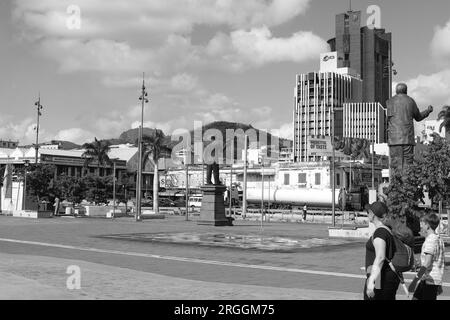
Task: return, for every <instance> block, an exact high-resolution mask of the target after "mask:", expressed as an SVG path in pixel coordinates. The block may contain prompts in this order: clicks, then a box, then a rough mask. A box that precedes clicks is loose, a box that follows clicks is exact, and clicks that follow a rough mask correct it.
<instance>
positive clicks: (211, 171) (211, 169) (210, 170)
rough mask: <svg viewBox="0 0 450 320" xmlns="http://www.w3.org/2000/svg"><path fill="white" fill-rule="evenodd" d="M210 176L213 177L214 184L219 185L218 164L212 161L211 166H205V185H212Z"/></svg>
mask: <svg viewBox="0 0 450 320" xmlns="http://www.w3.org/2000/svg"><path fill="white" fill-rule="evenodd" d="M212 175H214V184H215V185H220V184H221V182H220V180H219V164H218V163H216V162H215V161H214V163H212V164H208V165H207V166H206V184H213V183H212V180H211V178H212Z"/></svg>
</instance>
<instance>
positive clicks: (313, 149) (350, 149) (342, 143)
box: [307, 136, 370, 160]
mask: <svg viewBox="0 0 450 320" xmlns="http://www.w3.org/2000/svg"><path fill="white" fill-rule="evenodd" d="M334 146H335V156H336V157H338V158H352V159H353V160H359V159H370V142H369V141H368V140H364V139H355V138H340V139H335V145H334ZM307 148H308V156H310V157H332V156H333V146H332V145H331V137H329V136H327V137H323V136H319V137H316V136H310V137H308V145H307Z"/></svg>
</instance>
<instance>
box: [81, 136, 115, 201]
mask: <svg viewBox="0 0 450 320" xmlns="http://www.w3.org/2000/svg"><path fill="white" fill-rule="evenodd" d="M83 149H85V151H84V153H83V154H82V155H81V157H82V158H84V159H85V160H84V167H85V168H86V169H87V167H88V165H89V163H91V162H92V161H94V160H96V161H97V175H98V176H100V166H103V167H105V165H106V164H111V160H110V159H109V156H108V153H109V150H110V143H109V142H108V141H99V140H97V138H94V142H89V143H85V144H83ZM96 181H97V182H99V180H96ZM96 188H97V190H96V193H95V194H97V195H100V192H99V190H98V189H99V185H98V184H97V185H96ZM94 202H95V203H99V202H101V201H100V199H94Z"/></svg>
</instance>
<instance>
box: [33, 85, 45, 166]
mask: <svg viewBox="0 0 450 320" xmlns="http://www.w3.org/2000/svg"><path fill="white" fill-rule="evenodd" d="M34 105H35V106H36V109H37V124H36V145H35V146H34V148H35V149H36V155H35V159H34V163H35V164H37V162H38V152H39V117H40V116H42V113H41V110H42V109H43V106H42V105H41V93H40V92H39V99H38V101H36V102H35V103H34Z"/></svg>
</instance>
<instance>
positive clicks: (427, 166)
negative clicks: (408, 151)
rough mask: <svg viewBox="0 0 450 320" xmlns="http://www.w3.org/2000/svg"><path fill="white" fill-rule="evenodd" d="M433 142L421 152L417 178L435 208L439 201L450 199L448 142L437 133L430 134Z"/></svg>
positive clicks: (449, 149) (446, 201)
mask: <svg viewBox="0 0 450 320" xmlns="http://www.w3.org/2000/svg"><path fill="white" fill-rule="evenodd" d="M432 138H433V142H432V143H430V145H429V148H428V150H427V151H425V152H423V160H421V161H420V167H421V172H420V174H419V179H420V182H421V184H422V185H423V187H424V190H425V191H428V193H429V197H430V199H431V201H432V204H433V207H432V209H434V210H436V209H437V208H438V204H439V202H440V201H443V202H444V203H448V202H449V200H450V144H449V143H445V140H444V139H442V138H441V137H440V136H439V135H438V134H436V133H434V134H432Z"/></svg>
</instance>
